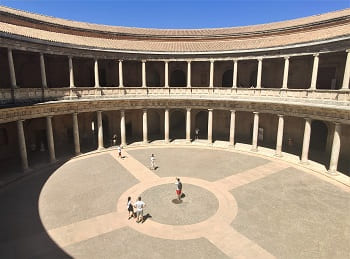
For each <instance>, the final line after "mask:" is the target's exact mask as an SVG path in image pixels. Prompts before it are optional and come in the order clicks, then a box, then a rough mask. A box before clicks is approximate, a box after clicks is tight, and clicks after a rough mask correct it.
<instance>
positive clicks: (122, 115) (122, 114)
mask: <svg viewBox="0 0 350 259" xmlns="http://www.w3.org/2000/svg"><path fill="white" fill-rule="evenodd" d="M120 135H121V136H120V137H121V145H122V146H126V130H125V111H124V110H120Z"/></svg>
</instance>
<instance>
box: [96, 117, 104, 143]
mask: <svg viewBox="0 0 350 259" xmlns="http://www.w3.org/2000/svg"><path fill="white" fill-rule="evenodd" d="M97 140H98V147H97V149H102V148H103V125H102V112H101V111H97Z"/></svg>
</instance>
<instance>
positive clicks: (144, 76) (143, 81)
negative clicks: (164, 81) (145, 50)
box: [142, 60, 147, 87]
mask: <svg viewBox="0 0 350 259" xmlns="http://www.w3.org/2000/svg"><path fill="white" fill-rule="evenodd" d="M146 85H147V83H146V60H142V87H146Z"/></svg>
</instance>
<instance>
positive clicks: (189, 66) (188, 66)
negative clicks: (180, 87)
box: [187, 60, 191, 87]
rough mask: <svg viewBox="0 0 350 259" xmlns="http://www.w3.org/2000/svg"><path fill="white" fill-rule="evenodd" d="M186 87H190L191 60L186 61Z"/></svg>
mask: <svg viewBox="0 0 350 259" xmlns="http://www.w3.org/2000/svg"><path fill="white" fill-rule="evenodd" d="M187 87H191V60H188V61H187Z"/></svg>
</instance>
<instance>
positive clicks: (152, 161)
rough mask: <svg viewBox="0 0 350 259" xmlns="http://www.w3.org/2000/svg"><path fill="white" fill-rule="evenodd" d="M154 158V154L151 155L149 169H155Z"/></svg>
mask: <svg viewBox="0 0 350 259" xmlns="http://www.w3.org/2000/svg"><path fill="white" fill-rule="evenodd" d="M155 160H156V158H155V157H154V154H152V155H151V170H156V163H155Z"/></svg>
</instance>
